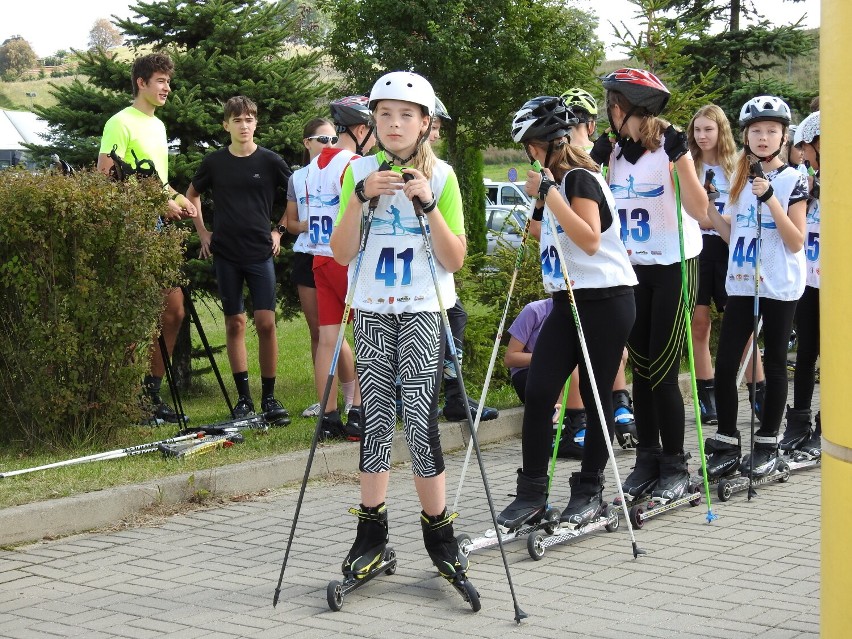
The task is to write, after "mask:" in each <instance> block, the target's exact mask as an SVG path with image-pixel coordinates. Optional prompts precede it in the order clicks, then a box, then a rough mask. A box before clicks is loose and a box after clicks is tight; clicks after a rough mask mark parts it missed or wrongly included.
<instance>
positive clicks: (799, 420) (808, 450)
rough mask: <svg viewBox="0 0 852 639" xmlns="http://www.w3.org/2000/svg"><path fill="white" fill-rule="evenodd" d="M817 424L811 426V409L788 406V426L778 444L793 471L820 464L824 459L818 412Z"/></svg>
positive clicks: (820, 422)
mask: <svg viewBox="0 0 852 639" xmlns="http://www.w3.org/2000/svg"><path fill="white" fill-rule="evenodd" d="M815 421H816V425H815V426H814V427H813V428H811V411H809V410H797V409H794V408H790V407H789V406H788V407H787V428H786V429H785V430H784V436H783V437H782V438H781V442H780V443H779V444H778V448H779V449H780V450H781V454H782V455H783V456H784V459H785V461H786V462H787V464H788V465H789V466H790V470H791V471H797V470H804V469H807V468H813V467H815V466H818V465H819V464H820V462H821V461H822V450H821V438H822V421H821V419H820V414H819V413H817V414H816V420H815Z"/></svg>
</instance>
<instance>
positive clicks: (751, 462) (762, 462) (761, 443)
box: [740, 433, 781, 479]
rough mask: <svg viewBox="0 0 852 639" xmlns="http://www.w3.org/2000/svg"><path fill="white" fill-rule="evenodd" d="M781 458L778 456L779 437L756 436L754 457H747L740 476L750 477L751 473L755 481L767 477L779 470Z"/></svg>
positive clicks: (741, 467) (756, 434) (744, 459)
mask: <svg viewBox="0 0 852 639" xmlns="http://www.w3.org/2000/svg"><path fill="white" fill-rule="evenodd" d="M780 462H781V458H780V457H779V456H778V437H777V436H776V435H759V434H758V433H755V434H754V455H746V456H745V457H744V458H743V463H742V464H741V465H740V474H741V475H742V476H743V477H748V476H749V472H751V476H752V477H753V478H755V479H757V478H760V477H766V476H767V475H769V474H771V473H772V472H773V471H775V469H776V468H778V464H779V463H780Z"/></svg>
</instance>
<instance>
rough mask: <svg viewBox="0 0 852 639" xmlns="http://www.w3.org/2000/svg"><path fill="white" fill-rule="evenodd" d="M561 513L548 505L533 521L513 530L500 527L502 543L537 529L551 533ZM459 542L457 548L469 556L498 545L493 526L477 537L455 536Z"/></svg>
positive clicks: (557, 523)
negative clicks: (504, 529) (539, 517)
mask: <svg viewBox="0 0 852 639" xmlns="http://www.w3.org/2000/svg"><path fill="white" fill-rule="evenodd" d="M561 515H562V513H561V512H560V511H559V509H557V508H551V507H550V506H548V507H547V508H545V511H544V514H543V515H542V517H541V519H539V520H538V521H536V522H535V523H526V524H524V525H522V526H521V527H520V528H517V529H515V530H509V531H505V532H504V531H503V528H502V527H501V529H500V537H501V539H502V541H503V545H506V544H507V543H509V542H511V541H516V540H518V539H523V538H524V537H527V536H529V535H532V534H533V533H535V532H537V531H544V533H545V534H546V535H553V534H554V533H556V531H557V530H558V529H559V517H560V516H561ZM457 539H458V542H459V550H460V551H461V552H462V553H463V554H464V555H465V556H469V555H470V554H471V553H472V552H475V551H477V550H483V549H485V548H493V547H494V546H496V545H498V541H497V533H496V532H495V530H494V529H493V528H489V529H488V530H486V531H485V533H484V534H483V535H481V536H479V537H471V536H470V535H468V534H465V533H463V534H461V535H459V536H458V537H457Z"/></svg>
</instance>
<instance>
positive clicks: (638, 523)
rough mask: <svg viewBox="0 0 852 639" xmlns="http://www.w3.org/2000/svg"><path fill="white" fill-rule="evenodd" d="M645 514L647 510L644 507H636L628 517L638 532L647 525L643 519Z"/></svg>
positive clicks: (628, 513)
mask: <svg viewBox="0 0 852 639" xmlns="http://www.w3.org/2000/svg"><path fill="white" fill-rule="evenodd" d="M644 514H645V509H644V508H643V507H642V506H639V505H636V506H633V507H632V508H631V509H630V510H629V511H628V512H627V515H628V517H630V524H631V525H632V526H633V527H634V528H635V529H636V530H642V527H643V526H644V525H645V520H644V519H642V515H644Z"/></svg>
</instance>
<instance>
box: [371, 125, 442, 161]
mask: <svg viewBox="0 0 852 639" xmlns="http://www.w3.org/2000/svg"><path fill="white" fill-rule="evenodd" d="M431 131H432V118H429V126H427V127H426V130H425V131H424V132H423V133H421V134H420V137H418V138H417V144H415V145H414V151H412V152H411V155H409V156H408V157H407V158H401V157H400V156H398V155H397V154H396V153H394V152H393V151H389V150H388V149H386V148H385V145H384V144H382V140H381V138H379V132H378V131H376V143H377V144H378V145H379V148H380V149H381V150H382V151H384V152H385V155H388V156H390V159H391V164H396V165H397V166H405V165H406V164H408V163H409V162H411V159H412V158H413V157H414V156H415V155H417V152H418V151H419V150H420V147H421V146H422V145H423V143H424V142H425V141H426V139H427V138H428V137H429V133H431Z"/></svg>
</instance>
